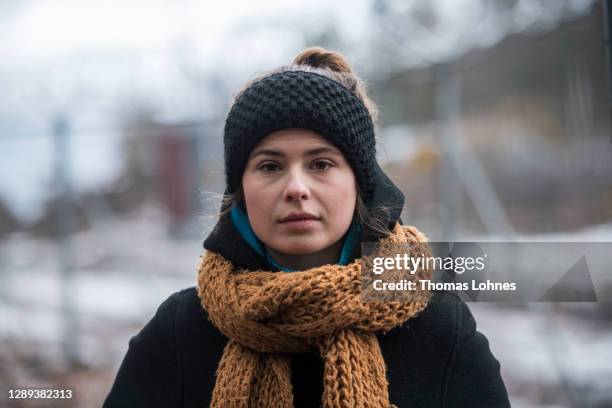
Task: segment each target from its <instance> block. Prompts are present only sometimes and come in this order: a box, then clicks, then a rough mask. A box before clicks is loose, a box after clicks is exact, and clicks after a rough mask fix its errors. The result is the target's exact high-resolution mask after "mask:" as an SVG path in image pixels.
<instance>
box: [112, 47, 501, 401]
mask: <svg viewBox="0 0 612 408" xmlns="http://www.w3.org/2000/svg"><path fill="white" fill-rule="evenodd" d="M375 116H376V115H375V108H374V105H373V104H372V102H371V101H370V100H369V99H368V97H367V95H366V93H365V88H364V86H363V84H362V82H361V81H360V80H359V79H358V78H357V77H356V76H355V74H354V73H353V72H352V70H351V68H350V67H349V64H348V63H347V61H346V59H345V58H344V57H343V56H342V55H340V54H338V53H335V52H329V51H327V50H324V49H322V48H310V49H307V50H305V51H303V52H302V53H300V54H299V55H298V56H297V57H296V58H295V59H294V61H293V62H292V64H290V65H287V66H283V67H280V68H278V69H276V70H274V71H272V72H268V73H266V74H264V75H262V76H260V77H258V78H256V79H255V80H253V81H251V82H249V83H248V84H247V85H246V86H245V87H244V88H243V89H242V90H241V91H240V92H239V93H238V95H237V96H236V98H235V100H234V103H233V105H232V108H231V110H230V112H229V114H228V116H227V119H226V123H225V130H224V146H225V166H226V183H227V186H226V191H225V199H224V202H223V205H222V208H221V214H220V217H219V220H218V223H217V225H216V227H215V229H214V230H213V232H212V233H211V234H210V235H209V236H208V238H207V239H206V240H205V241H204V248H205V249H206V251H205V253H204V255H203V256H202V257H201V262H200V266H199V270H198V283H197V288H189V289H185V290H183V291H180V292H178V293H175V294H173V295H172V296H170V298H168V300H166V301H165V302H164V303H163V304H162V305H161V306H160V308H159V310H158V311H157V313H156V315H155V317H153V319H152V320H151V321H150V322H149V323H148V324H147V325H146V326H145V327H144V329H143V330H142V331H141V332H140V333H139V334H138V335H137V336H135V337H134V338H133V339H132V340H131V341H130V347H129V350H128V352H127V355H126V356H125V359H124V361H123V363H122V365H121V367H120V369H119V373H118V374H117V378H116V380H115V383H114V385H113V387H112V389H111V391H110V394H109V395H108V397H107V399H106V401H105V407H118V406H131V407H136V406H143V407H144V406H147V407H151V406H160V407H162V406H163V407H194V406H202V407H203V406H213V407H245V408H246V407H262V408H263V407H266V408H267V407H319V406H322V407H325V408H331V407H367V408H372V407H374V408H378V407H380V408H387V407H392V406H396V407H399V408H403V407H427V408H431V407H470V408H474V407H487V408H491V407H507V406H509V402H508V398H507V393H506V390H505V387H504V383H503V381H502V379H501V376H500V373H499V363H498V362H497V360H496V359H495V358H494V357H493V355H492V354H491V352H490V350H489V347H488V343H487V340H486V338H485V337H484V336H483V335H482V334H480V333H479V332H477V331H476V323H475V321H474V319H473V317H472V315H471V314H470V311H469V310H468V308H467V306H466V305H465V304H464V303H463V302H462V301H461V300H460V299H459V298H458V297H457V296H456V295H454V294H452V293H449V292H435V293H430V292H426V291H424V290H416V291H414V292H413V293H411V297H410V299H409V300H408V301H401V302H400V301H393V302H383V301H376V302H365V301H363V298H362V297H361V296H360V289H361V288H362V286H361V284H362V283H363V282H361V281H360V279H361V278H360V276H361V275H360V259H361V258H360V257H361V245H360V243H361V242H379V243H381V244H387V243H421V244H422V243H424V242H425V241H426V240H427V239H426V237H425V236H424V235H423V234H422V233H421V232H419V231H418V230H417V229H416V228H414V227H408V226H402V225H401V224H402V221H401V219H400V212H401V209H402V207H403V204H404V196H403V194H402V193H401V191H400V190H399V189H398V188H397V187H396V186H395V185H394V184H393V183H392V182H391V180H390V179H389V178H388V177H387V176H386V175H385V173H384V172H383V171H382V170H381V168H380V167H379V165H378V163H377V161H376V157H375V136H374V125H373V122H374V118H375ZM424 245H426V244H424ZM382 247H385V246H384V245H382V246H381V248H382ZM428 272H429V271H426V270H422V269H421V270H419V273H418V274H416V276H417V277H426V276H428V275H427V273H428Z"/></svg>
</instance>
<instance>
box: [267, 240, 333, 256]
mask: <svg viewBox="0 0 612 408" xmlns="http://www.w3.org/2000/svg"><path fill="white" fill-rule="evenodd" d="M273 248H274V249H275V250H276V251H278V252H281V253H283V254H285V255H309V254H313V253H315V252H319V251H321V250H322V249H324V247H323V246H321V245H316V244H313V243H312V242H296V243H295V244H290V243H289V244H288V243H287V242H283V243H282V245H279V246H277V247H273Z"/></svg>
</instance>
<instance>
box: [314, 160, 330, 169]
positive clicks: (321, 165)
mask: <svg viewBox="0 0 612 408" xmlns="http://www.w3.org/2000/svg"><path fill="white" fill-rule="evenodd" d="M332 166H333V164H332V163H330V162H328V161H327V160H315V161H314V162H312V167H313V168H314V169H315V170H319V171H325V170H329V168H330V167H332Z"/></svg>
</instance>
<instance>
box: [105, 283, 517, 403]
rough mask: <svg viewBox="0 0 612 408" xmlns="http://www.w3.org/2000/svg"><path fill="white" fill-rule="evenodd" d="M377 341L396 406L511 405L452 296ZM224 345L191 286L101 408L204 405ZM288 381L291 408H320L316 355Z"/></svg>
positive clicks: (133, 354)
mask: <svg viewBox="0 0 612 408" xmlns="http://www.w3.org/2000/svg"><path fill="white" fill-rule="evenodd" d="M377 337H378V340H379V343H380V347H381V350H382V354H383V358H384V360H385V363H386V366H387V378H388V380H389V397H390V401H391V402H392V403H394V404H395V405H397V406H398V408H416V407H422V408H438V407H440V408H442V407H445V408H453V407H465V408H479V407H482V408H502V407H509V406H510V403H509V402H508V395H507V393H506V388H505V386H504V383H503V381H502V378H501V376H500V372H499V369H500V365H499V362H498V361H497V360H496V359H495V357H494V356H493V355H492V354H491V351H490V349H489V344H488V342H487V339H486V338H485V336H483V335H482V334H481V333H480V332H478V331H477V330H476V322H475V321H474V318H473V317H472V314H471V313H470V310H469V308H468V306H467V305H466V304H465V303H464V302H463V301H462V300H460V299H459V298H458V297H457V295H455V294H454V293H451V292H446V291H440V292H434V294H433V298H432V300H431V301H430V303H429V305H428V306H427V308H426V309H425V310H424V311H423V312H421V313H420V314H419V315H418V316H416V317H415V318H413V319H410V320H408V321H407V322H406V323H405V324H404V325H403V326H400V327H396V328H394V329H392V330H391V331H389V332H388V333H386V334H377ZM227 341H228V339H227V338H226V337H225V336H224V335H223V334H221V332H219V331H218V330H217V328H216V327H214V326H213V325H212V323H211V322H210V321H209V320H208V318H207V315H206V312H205V311H204V309H202V307H201V305H200V301H199V298H198V296H197V293H196V290H195V288H189V289H184V290H182V291H180V292H177V293H175V294H173V295H172V296H170V297H169V298H168V299H167V300H166V301H165V302H164V303H162V305H161V306H160V307H159V309H158V310H157V313H156V314H155V316H154V317H153V318H152V319H151V321H149V323H148V324H147V325H146V326H145V327H144V328H143V329H142V331H141V332H140V333H138V334H137V335H136V336H135V337H133V338H132V339H131V341H130V345H129V349H128V352H127V354H126V356H125V358H124V360H123V362H122V364H121V367H120V369H119V372H118V374H117V377H116V379H115V383H114V384H113V386H112V389H111V391H110V393H109V394H108V396H107V398H106V401H105V402H104V407H106V408H112V407H149V408H151V407H208V406H209V405H210V399H211V396H212V391H213V388H214V385H215V372H216V369H217V366H218V364H219V361H220V359H221V355H222V353H223V348H224V346H225V344H226V343H227ZM291 382H292V384H293V390H294V401H295V407H296V408H302V407H303V408H316V407H319V406H320V403H321V395H322V393H323V360H322V359H321V357H320V356H319V355H318V354H315V353H314V352H308V353H296V354H294V355H293V357H292V377H291Z"/></svg>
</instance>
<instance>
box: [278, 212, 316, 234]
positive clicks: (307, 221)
mask: <svg viewBox="0 0 612 408" xmlns="http://www.w3.org/2000/svg"><path fill="white" fill-rule="evenodd" d="M319 221H320V218H319V217H317V216H315V215H313V214H307V213H294V214H289V215H288V216H286V217H284V218H282V219H281V221H280V223H281V224H282V225H284V226H286V227H287V228H289V229H292V230H308V229H310V228H312V227H313V226H314V225H316V223H318V222H319Z"/></svg>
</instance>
